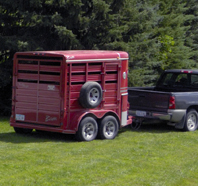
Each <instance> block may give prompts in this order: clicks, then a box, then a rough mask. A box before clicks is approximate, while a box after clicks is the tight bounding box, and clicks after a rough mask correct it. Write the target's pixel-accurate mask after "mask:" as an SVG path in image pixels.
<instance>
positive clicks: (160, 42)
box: [0, 0, 198, 107]
mask: <svg viewBox="0 0 198 186" xmlns="http://www.w3.org/2000/svg"><path fill="white" fill-rule="evenodd" d="M197 3H198V0H189V1H185V0H178V1H176V0H150V1H145V0H142V1H140V0H28V1H24V0H17V1H13V0H6V1H4V0H0V42H1V45H0V73H1V74H0V75H1V76H0V89H2V88H3V90H2V91H3V93H1V94H2V95H1V97H0V103H1V104H2V103H3V102H4V103H10V102H9V100H7V101H5V100H4V98H5V95H6V96H7V92H5V90H6V91H7V90H11V88H8V89H7V88H5V87H11V80H12V79H11V77H12V58H13V55H14V53H15V52H16V51H29V50H73V49H97V50H98V49H99V50H124V51H127V52H128V53H129V56H130V60H129V80H130V82H129V85H130V86H149V85H154V84H155V82H156V80H157V78H158V76H159V74H160V73H161V72H162V71H163V70H165V69H172V68H197V67H198V65H197V64H198V52H197V50H198V39H197V38H198V37H197V33H198V31H197V30H198V21H197V20H198V17H197V16H198V8H197ZM4 88H5V89H4ZM9 95H11V93H9ZM3 105H4V104H3ZM5 106H8V105H4V107H5ZM0 107H1V106H0Z"/></svg>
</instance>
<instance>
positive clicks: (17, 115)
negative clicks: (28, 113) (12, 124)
mask: <svg viewBox="0 0 198 186" xmlns="http://www.w3.org/2000/svg"><path fill="white" fill-rule="evenodd" d="M16 120H18V121H24V120H25V115H22V114H16Z"/></svg>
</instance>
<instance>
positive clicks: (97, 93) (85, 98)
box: [79, 81, 102, 108]
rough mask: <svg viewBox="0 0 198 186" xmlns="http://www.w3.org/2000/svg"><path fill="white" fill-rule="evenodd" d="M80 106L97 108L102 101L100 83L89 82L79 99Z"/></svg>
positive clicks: (83, 88) (83, 87)
mask: <svg viewBox="0 0 198 186" xmlns="http://www.w3.org/2000/svg"><path fill="white" fill-rule="evenodd" d="M79 101H80V104H81V105H82V106H83V107H84V108H95V107H97V106H98V105H99V104H100V103H101V101H102V88H101V86H100V84H99V83H97V82H93V81H88V82H86V83H85V84H84V85H83V86H82V88H81V90H80V97H79Z"/></svg>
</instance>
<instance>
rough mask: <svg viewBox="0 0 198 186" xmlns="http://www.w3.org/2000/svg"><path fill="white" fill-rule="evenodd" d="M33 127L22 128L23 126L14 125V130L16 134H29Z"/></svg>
mask: <svg viewBox="0 0 198 186" xmlns="http://www.w3.org/2000/svg"><path fill="white" fill-rule="evenodd" d="M32 130H33V129H24V128H19V127H14V131H15V132H16V133H17V134H29V133H31V132H32Z"/></svg>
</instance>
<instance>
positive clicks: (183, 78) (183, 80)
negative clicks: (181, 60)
mask: <svg viewBox="0 0 198 186" xmlns="http://www.w3.org/2000/svg"><path fill="white" fill-rule="evenodd" d="M184 85H188V77H187V74H179V75H178V76H177V78H176V80H175V86H184Z"/></svg>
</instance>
